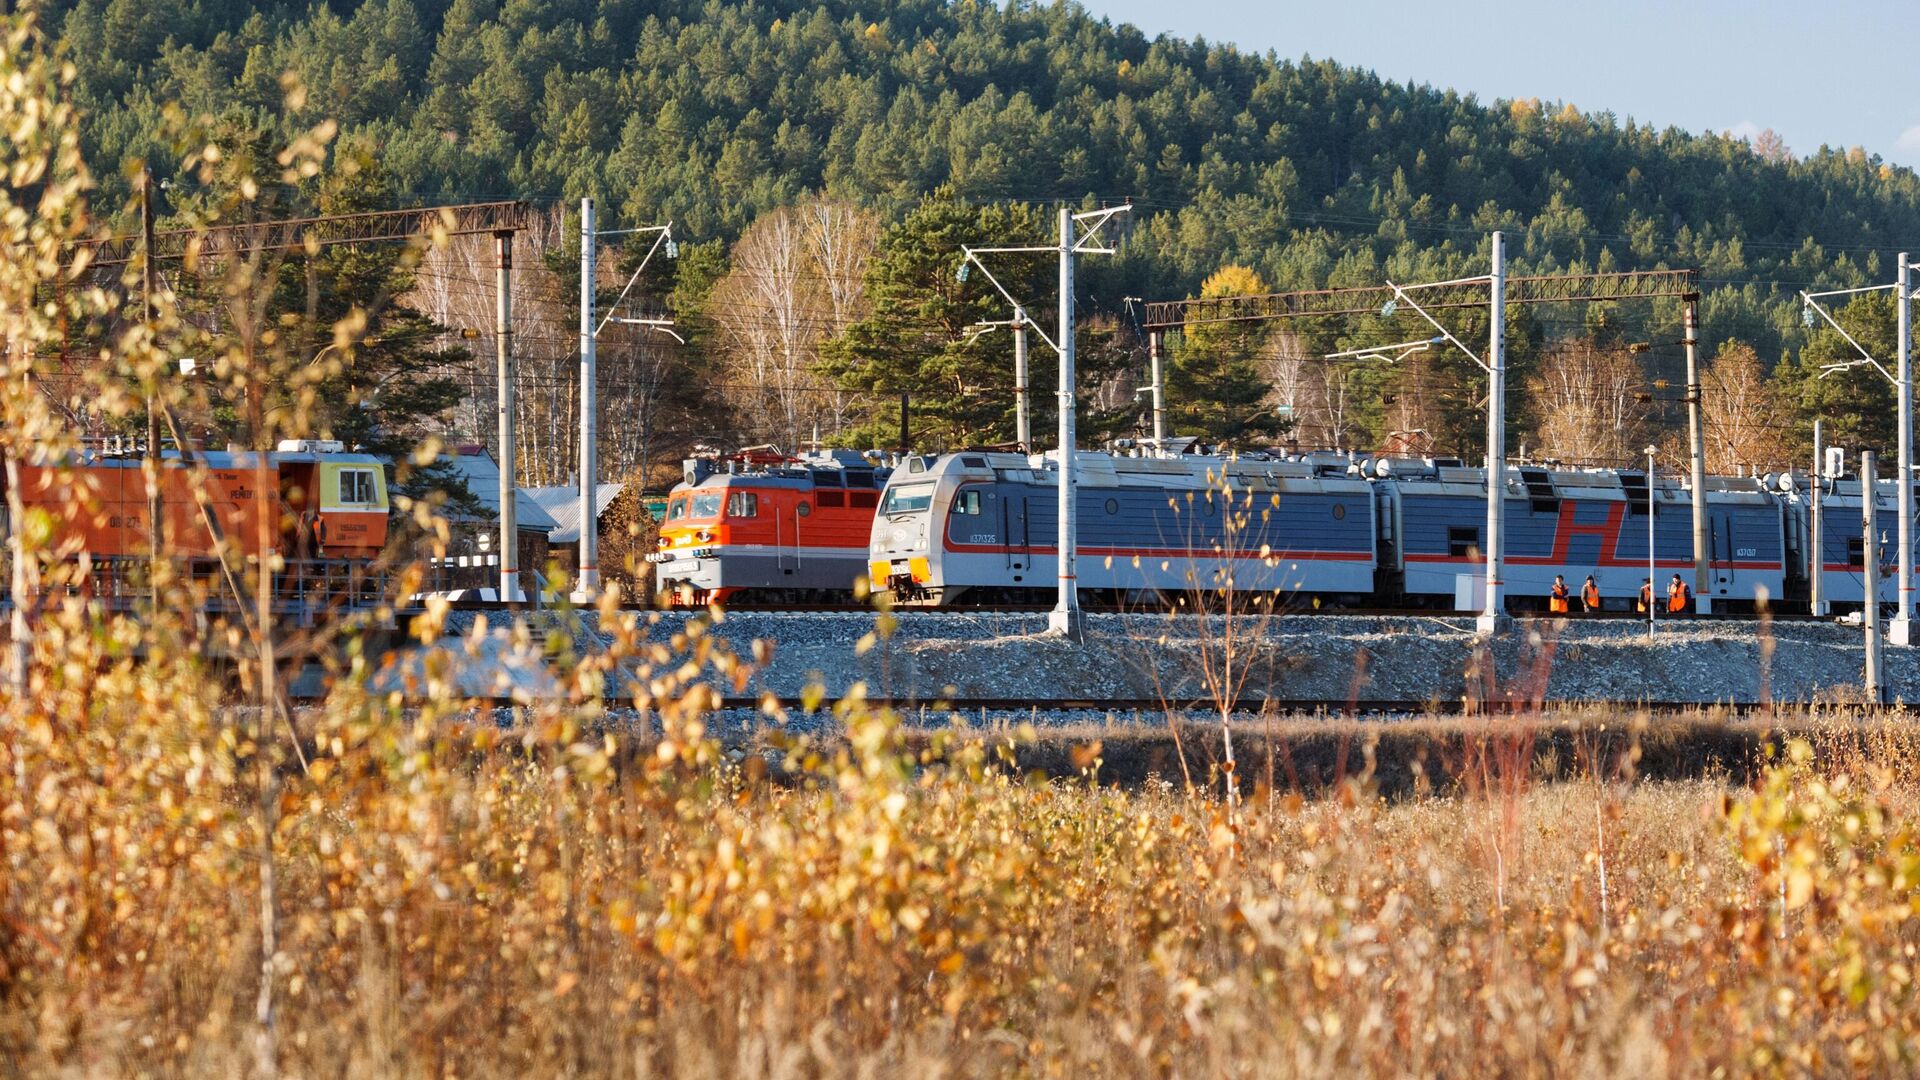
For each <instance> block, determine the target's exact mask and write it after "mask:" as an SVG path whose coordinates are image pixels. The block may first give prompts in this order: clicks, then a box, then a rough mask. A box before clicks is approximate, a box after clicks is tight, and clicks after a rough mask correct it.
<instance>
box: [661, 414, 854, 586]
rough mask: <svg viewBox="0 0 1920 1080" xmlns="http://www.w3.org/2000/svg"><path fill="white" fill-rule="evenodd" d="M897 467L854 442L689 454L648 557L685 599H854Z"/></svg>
mask: <svg viewBox="0 0 1920 1080" xmlns="http://www.w3.org/2000/svg"><path fill="white" fill-rule="evenodd" d="M891 472H892V470H891V469H890V468H889V467H887V466H885V465H882V464H879V463H876V462H875V461H872V460H869V459H868V458H867V457H865V456H863V455H861V454H859V453H858V452H856V451H852V450H827V451H817V452H814V453H810V454H806V455H802V456H799V457H789V456H786V455H783V454H779V453H776V452H764V453H754V452H742V453H740V454H736V455H733V456H730V457H725V458H692V459H689V460H688V461H687V462H686V480H685V481H684V482H683V483H681V484H680V485H678V486H677V487H675V488H674V489H673V492H672V494H670V495H669V496H668V498H667V513H666V519H665V520H664V521H663V522H662V523H661V526H660V538H659V541H658V550H656V551H653V552H651V553H650V554H648V556H647V561H648V562H650V563H652V564H653V565H654V570H655V573H656V576H657V588H658V590H659V591H660V592H662V593H664V594H666V596H667V598H668V601H669V602H670V603H672V604H675V605H680V606H704V605H706V604H710V603H720V604H725V603H727V602H729V601H746V602H755V603H810V602H811V603H834V602H845V601H849V600H851V599H853V589H854V582H855V580H856V579H858V578H859V577H860V575H862V574H864V573H866V568H867V541H868V539H869V536H870V534H871V533H872V530H873V515H874V511H875V509H877V508H878V507H879V505H880V490H881V488H883V487H885V486H886V482H887V477H888V475H889V474H890V473H891Z"/></svg>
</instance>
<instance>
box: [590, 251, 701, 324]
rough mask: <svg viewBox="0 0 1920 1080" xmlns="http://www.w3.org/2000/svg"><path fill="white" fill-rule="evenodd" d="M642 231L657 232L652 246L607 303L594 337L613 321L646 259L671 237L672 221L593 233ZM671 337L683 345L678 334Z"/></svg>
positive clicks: (638, 276)
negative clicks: (618, 291) (663, 223)
mask: <svg viewBox="0 0 1920 1080" xmlns="http://www.w3.org/2000/svg"><path fill="white" fill-rule="evenodd" d="M643 232H652V233H657V234H658V235H656V236H655V237H654V238H653V246H652V247H650V248H648V249H647V253H646V254H645V255H642V256H641V257H640V265H639V266H636V267H634V268H633V273H631V274H629V275H627V284H626V287H625V288H623V289H621V290H620V295H619V296H616V297H614V298H613V303H611V304H609V305H607V314H606V317H605V318H603V319H601V320H600V325H599V326H596V327H594V328H593V336H594V337H596V338H597V337H599V336H600V331H602V330H605V329H606V328H607V324H608V323H610V322H613V321H614V318H613V313H614V312H616V311H619V310H620V304H621V302H622V301H624V300H625V299H626V298H627V294H628V293H630V292H632V291H633V286H634V283H635V282H637V281H639V280H640V275H641V273H642V272H644V271H645V270H646V268H647V262H648V260H650V259H652V258H653V253H654V252H656V251H659V250H660V245H661V244H663V243H666V242H667V241H670V240H672V239H673V222H671V221H669V222H667V223H666V224H665V225H644V226H641V227H640V228H637V229H619V230H608V231H607V232H604V233H602V232H596V233H594V235H595V236H611V235H615V234H616V233H619V234H625V233H643ZM668 254H669V255H671V254H672V253H671V252H669V253H668ZM619 321H620V322H628V321H630V320H627V319H621V320H619ZM654 321H655V322H659V321H660V320H657V319H656V320H654ZM667 321H671V320H667ZM673 337H674V339H675V340H677V341H680V343H681V344H683V345H684V344H686V342H685V341H684V340H683V339H681V337H680V335H679V334H674V335H673Z"/></svg>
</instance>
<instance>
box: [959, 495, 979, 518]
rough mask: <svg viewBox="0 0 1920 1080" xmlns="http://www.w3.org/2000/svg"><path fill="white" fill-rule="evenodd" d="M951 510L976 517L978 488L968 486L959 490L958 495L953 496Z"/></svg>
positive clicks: (977, 512)
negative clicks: (963, 489)
mask: <svg viewBox="0 0 1920 1080" xmlns="http://www.w3.org/2000/svg"><path fill="white" fill-rule="evenodd" d="M953 512H954V513H956V514H971V515H974V516H976V517H977V516H979V513H980V489H979V488H968V489H967V490H965V491H962V492H960V493H959V494H958V495H955V496H954V497H953Z"/></svg>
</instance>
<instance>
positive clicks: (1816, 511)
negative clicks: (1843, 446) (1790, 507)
mask: <svg viewBox="0 0 1920 1080" xmlns="http://www.w3.org/2000/svg"><path fill="white" fill-rule="evenodd" d="M1826 452H1827V451H1826V447H1825V446H1823V445H1822V443H1821V438H1820V421H1818V420H1815V421H1814V422H1813V494H1812V507H1811V514H1810V515H1809V516H1810V518H1811V521H1810V522H1809V524H1808V530H1809V531H1810V532H1811V533H1812V535H1811V536H1810V537H1808V539H1807V544H1808V546H1809V547H1811V548H1812V549H1813V552H1812V554H1810V555H1809V556H1807V565H1808V567H1809V568H1810V573H1811V574H1812V575H1813V576H1812V577H1811V578H1809V579H1808V581H1807V600H1808V604H1807V612H1808V614H1810V615H1814V616H1820V615H1825V614H1826V613H1827V602H1826V600H1825V599H1823V598H1822V596H1821V594H1822V592H1823V591H1824V590H1823V589H1822V588H1821V583H1822V581H1824V580H1825V578H1826V576H1827V557H1826V548H1825V544H1826V524H1825V523H1824V522H1823V521H1821V510H1820V500H1821V499H1822V498H1823V497H1824V496H1825V495H1826V487H1827V477H1826V468H1827V466H1826V463H1825V462H1823V461H1822V460H1821V458H1822V457H1823V456H1824V455H1825V454H1826Z"/></svg>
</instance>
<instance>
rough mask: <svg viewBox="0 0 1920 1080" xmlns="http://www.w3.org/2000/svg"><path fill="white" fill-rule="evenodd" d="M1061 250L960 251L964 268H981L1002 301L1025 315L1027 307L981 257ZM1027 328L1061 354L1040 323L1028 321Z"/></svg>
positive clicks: (1017, 248)
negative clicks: (969, 264) (984, 255)
mask: <svg viewBox="0 0 1920 1080" xmlns="http://www.w3.org/2000/svg"><path fill="white" fill-rule="evenodd" d="M1059 250H1060V249H1059V248H1050V247H1049V248H1043V247H1008V248H970V247H962V248H961V249H960V258H961V265H963V266H964V265H966V264H967V263H972V264H973V265H974V266H977V267H979V268H980V272H981V273H982V274H985V275H986V277H987V282H988V283H989V284H991V285H992V286H993V291H995V292H997V293H999V294H1000V296H1001V298H1002V299H1004V300H1006V302H1007V303H1009V304H1011V305H1013V310H1014V311H1015V312H1020V313H1024V312H1025V311H1026V310H1027V305H1025V304H1023V303H1021V302H1020V301H1018V300H1015V299H1014V298H1013V294H1012V293H1010V292H1008V291H1007V287H1006V286H1005V285H1002V284H1000V279H999V278H997V277H994V276H993V271H991V270H989V269H987V264H986V263H984V262H982V261H981V260H980V256H981V255H982V254H1029V255H1031V254H1039V253H1043V252H1057V251H1059ZM990 325H993V326H999V325H1002V324H1000V323H993V324H990ZM1004 325H1007V326H1011V325H1013V322H1012V321H1011V320H1009V321H1008V322H1007V323H1005V324H1004ZM1026 327H1027V329H1028V330H1031V331H1033V332H1034V333H1036V334H1039V335H1040V340H1041V341H1044V342H1046V343H1047V345H1048V347H1050V348H1052V349H1053V351H1054V352H1056V353H1057V352H1059V351H1060V345H1059V343H1057V342H1055V341H1054V340H1053V339H1052V338H1050V337H1048V336H1047V332H1046V331H1045V330H1042V329H1041V328H1040V324H1039V323H1037V322H1034V321H1033V320H1032V319H1028V320H1026Z"/></svg>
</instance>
